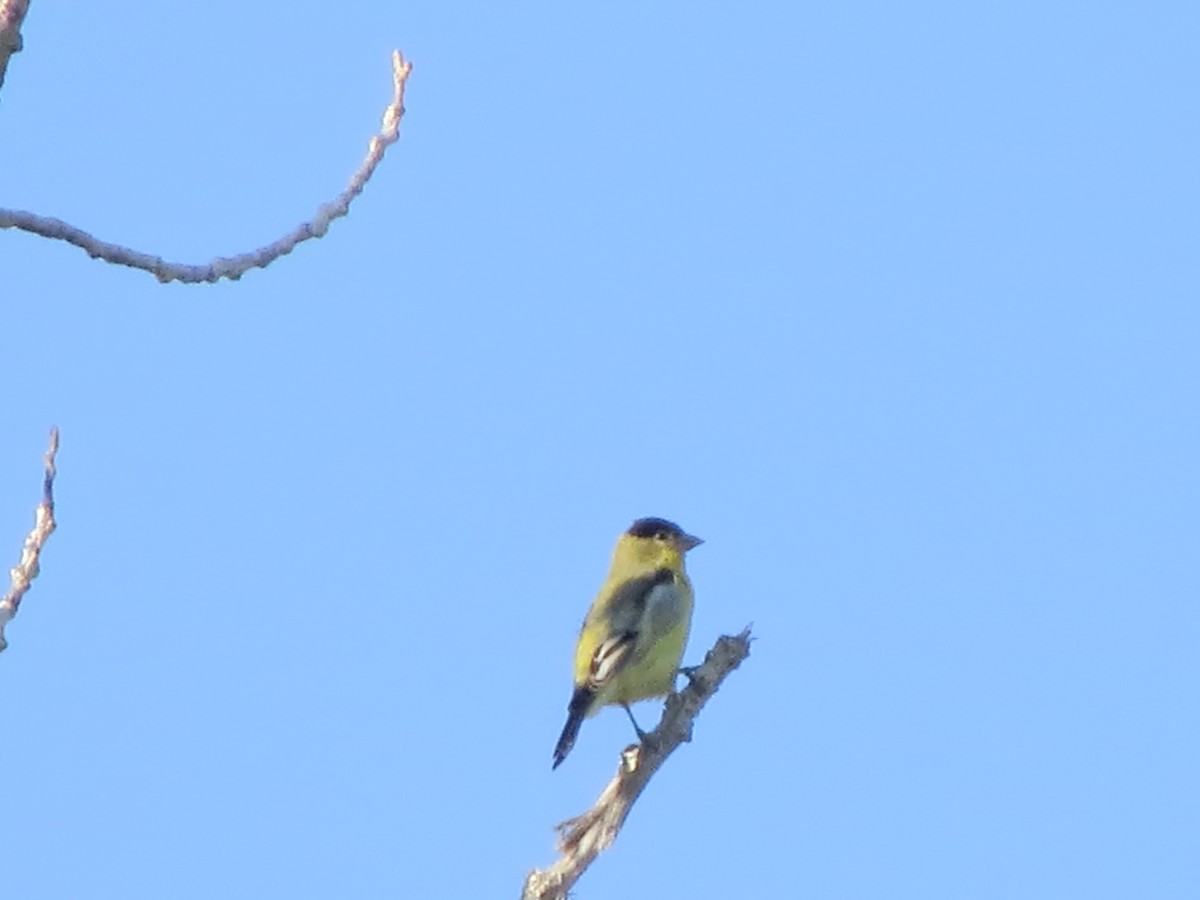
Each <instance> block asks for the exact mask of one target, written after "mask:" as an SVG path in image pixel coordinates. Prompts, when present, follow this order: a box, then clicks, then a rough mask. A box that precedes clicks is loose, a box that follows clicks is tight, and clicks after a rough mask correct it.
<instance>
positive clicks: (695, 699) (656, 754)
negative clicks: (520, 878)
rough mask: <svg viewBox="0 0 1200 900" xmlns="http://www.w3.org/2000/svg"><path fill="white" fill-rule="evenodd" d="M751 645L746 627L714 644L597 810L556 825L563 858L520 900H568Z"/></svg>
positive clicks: (540, 872) (625, 758)
mask: <svg viewBox="0 0 1200 900" xmlns="http://www.w3.org/2000/svg"><path fill="white" fill-rule="evenodd" d="M750 641H751V637H750V629H749V628H746V629H745V630H744V631H743V632H742V633H741V634H738V635H732V636H731V635H725V636H723V637H720V638H718V639H717V643H716V644H715V645H714V646H713V648H712V649H711V650H709V651H708V654H707V655H706V656H705V657H704V662H703V663H702V664H701V665H699V666H697V667H696V668H695V669H693V670H691V672H690V674H689V676H688V678H689V680H690V682H691V683H690V684H689V685H688V686H687V687H686V688H684V689H683V690H682V691H680V692H679V693H676V694H671V696H670V697H668V698H667V706H666V710H665V711H664V712H663V717H662V721H660V722H659V723H658V727H657V728H655V729H654V731H652V732H651V733H650V734H649V735H648V736H647V738H646V740H645V741H644V742H643V743H641V744H632V745H630V746H628V747H626V748H625V750H624V752H622V754H621V762H620V765H619V766H618V767H617V774H616V776H615V777H614V778H613V780H612V781H610V782H609V784H608V786H607V787H605V789H604V790H603V791H602V792H601V794H600V797H599V799H598V800H597V801H596V803H595V805H594V806H593V807H592V808H591V809H589V810H588V811H587V812H585V813H583V814H582V815H580V816H576V817H575V818H574V819H568V820H567V821H566V822H563V823H562V824H560V825H559V826H558V833H559V838H558V849H559V852H560V853H562V856H560V857H559V859H558V860H557V861H556V862H555V863H554V864H553V865H551V866H549V867H547V868H545V869H534V870H533V871H532V872H530V873H529V875H528V876H527V877H526V879H525V887H524V890H523V891H522V894H521V900H566V897H567V894H568V892H569V891H570V890H571V888H572V887H573V886H574V884H575V882H576V881H578V880H579V878H580V876H582V875H583V873H584V872H585V871H586V870H587V867H588V866H590V865H591V864H592V863H593V862H594V861H595V859H596V857H597V856H599V855H600V854H601V853H603V852H604V851H605V850H607V849H608V848H609V847H610V846H612V843H613V841H615V840H616V839H617V833H618V832H620V830H621V826H622V825H623V824H624V823H625V818H626V817H627V816H628V815H629V811H630V810H631V809H632V808H633V804H634V803H636V802H637V799H638V797H640V796H641V794H642V791H643V790H645V788H646V785H647V784H648V783H649V781H650V778H651V777H652V776H653V775H654V773H655V772H657V771H658V768H659V766H661V765H662V764H663V763H664V762H666V760H667V757H668V756H670V755H671V754H672V753H673V752H674V751H675V748H676V747H678V746H679V745H680V744H682V743H684V742H685V741H690V740H691V739H692V723H693V722H695V720H696V717H697V716H699V715H700V710H701V709H703V708H704V704H705V703H707V702H708V701H709V700H710V699H711V698H712V696H713V694H715V693H716V692H717V689H718V688H719V687H720V686H721V682H722V681H724V680H725V677H726V676H727V675H729V673H730V672H732V671H733V670H734V669H736V668H737V667H738V666H739V665H741V664H742V662H743V660H745V659H746V657H748V656H749V655H750Z"/></svg>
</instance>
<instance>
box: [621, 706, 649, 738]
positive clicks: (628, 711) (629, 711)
mask: <svg viewBox="0 0 1200 900" xmlns="http://www.w3.org/2000/svg"><path fill="white" fill-rule="evenodd" d="M621 709H623V710H625V715H627V716H629V721H630V722H632V723H633V730H634V731H636V732H637V736H638V740H639V741H641V742H642V743H643V744H644V743H646V742H647V740H648V739H649V737H650V735H648V734H646V732H644V731H642V726H640V725H639V724H638V723H637V719H635V718H634V717H633V710H632V709H630V708H629V704H628V703H622V704H621Z"/></svg>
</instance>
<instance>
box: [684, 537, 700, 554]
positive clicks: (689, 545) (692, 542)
mask: <svg viewBox="0 0 1200 900" xmlns="http://www.w3.org/2000/svg"><path fill="white" fill-rule="evenodd" d="M703 543H704V538H698V537H696V536H695V535H694V534H685V535H684V536H683V537H681V538H680V539H679V549H680V550H682V551H683V552H684V553H687V552H688V551H689V550H694V549H696V548H697V547H699V546H700V545H701V544H703Z"/></svg>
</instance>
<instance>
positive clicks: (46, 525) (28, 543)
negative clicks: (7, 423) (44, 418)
mask: <svg viewBox="0 0 1200 900" xmlns="http://www.w3.org/2000/svg"><path fill="white" fill-rule="evenodd" d="M57 455H58V429H57V428H51V429H50V447H49V448H48V449H47V450H46V456H45V459H44V460H43V465H44V467H45V476H44V477H43V478H42V502H41V503H39V504H38V507H37V510H36V511H35V512H34V516H33V530H32V531H30V532H29V535H28V536H27V537H26V538H25V546H23V547H22V548H21V559H20V561H19V562H18V563H17V565H16V566H15V567H14V568H13V569H12V570H11V571H10V572H9V575H10V577H11V579H12V581H11V583H10V585H9V588H8V593H7V594H5V595H4V597H3V599H0V651H3V650H4V648H5V647H7V646H8V643H7V642H6V641H5V640H4V626H5V625H7V624H8V623H9V622H10V621H11V620H12V617H13V616H15V615H16V614H17V609H18V608H20V606H21V598H22V597H24V596H25V594H26V592H27V591H28V590H29V586H30V584H32V583H33V579H35V578H37V576H38V561H39V559H40V558H41V555H42V547H44V546H45V545H46V540H47V539H48V538H49V537H50V535H51V534H53V533H54V529H55V528H56V527H57V524H58V523H56V522H55V521H54V476H55V475H57V474H58V469H57V468H55V463H54V457H55V456H57Z"/></svg>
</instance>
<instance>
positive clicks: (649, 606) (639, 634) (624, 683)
mask: <svg viewBox="0 0 1200 900" xmlns="http://www.w3.org/2000/svg"><path fill="white" fill-rule="evenodd" d="M702 543H704V542H703V541H702V540H701V539H700V538H698V537H693V536H692V535H690V534H688V533H687V532H685V531H684V530H683V529H682V528H680V527H679V526H678V525H676V524H675V523H674V522H668V521H667V520H666V519H654V518H650V519H638V520H637V521H636V522H634V523H633V524H632V525H631V526H629V530H628V531H626V532H625V533H624V534H622V535H621V536H620V537H619V538H617V546H616V549H615V550H613V558H612V566H611V567H610V568H609V572H608V578H607V579H605V581H604V585H603V586H602V587H601V588H600V592H599V593H598V594H597V595H596V599H595V600H593V601H592V607H591V609H589V610H588V614H587V617H586V618H585V619H584V620H583V628H581V629H580V631H579V643H578V644H577V645H576V647H575V692H574V693H573V694H572V695H571V702H570V704H568V706H567V724H566V725H565V726H564V727H563V730H562V735H561V736H560V737H559V739H558V745H557V746H556V747H555V748H554V765H553V766H552V767H551V768H554V769H557V768H558V765H559V763H561V762H562V761H563V760H564V759H566V758H567V754H568V753H570V752H571V747H573V746H574V744H575V738H576V737H577V736H578V735H579V726H580V725H582V724H583V720H584V719H586V718H588V717H589V716H594V715H595V714H596V713H597V712H599V711H600V707H602V706H608V705H610V704H619V705H620V706H623V707H624V708H625V712H626V713H628V714H629V720H630V721H631V722H633V727H634V730H635V731H637V733H638V737H639V738H642V737H644V732H643V731H642V729H641V728H639V727H638V723H637V720H636V719H634V718H633V713H632V712H631V711H630V709H629V704H630V703H633V702H634V701H636V700H646V699H649V698H650V697H661V696H663V695H664V694H669V693H670V692H671V690H672V689H673V688H674V686H675V674H676V672H678V670H679V662H680V660H681V659H683V648H684V646H685V645H686V644H687V638H688V629H689V628H690V627H691V624H692V583H691V582H690V581H688V577H687V572H686V571H685V570H684V567H683V557H684V554H686V553H687V552H688V551H689V550H691V549H692V548H693V547H698V546H699V545H700V544H702Z"/></svg>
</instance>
